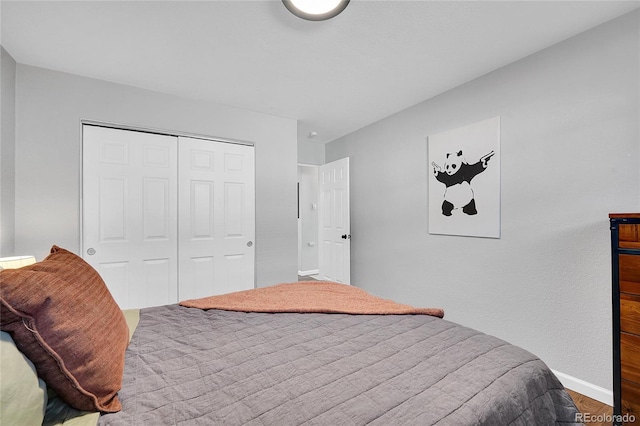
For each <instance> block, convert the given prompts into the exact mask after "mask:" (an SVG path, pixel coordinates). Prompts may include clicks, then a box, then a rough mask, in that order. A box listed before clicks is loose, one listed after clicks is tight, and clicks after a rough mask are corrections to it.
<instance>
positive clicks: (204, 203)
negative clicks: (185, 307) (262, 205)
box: [178, 137, 255, 300]
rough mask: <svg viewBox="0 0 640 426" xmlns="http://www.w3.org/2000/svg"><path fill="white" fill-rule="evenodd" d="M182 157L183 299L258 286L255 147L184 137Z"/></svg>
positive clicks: (181, 146)
mask: <svg viewBox="0 0 640 426" xmlns="http://www.w3.org/2000/svg"><path fill="white" fill-rule="evenodd" d="M178 158H179V167H178V168H179V227H178V234H179V248H178V251H179V271H180V289H179V299H180V300H184V299H193V298H198V297H206V296H211V295H216V294H223V293H228V292H231V291H240V290H247V289H250V288H254V286H255V283H254V263H255V247H254V238H255V182H254V149H253V147H250V146H245V145H235V144H229V143H224V142H216V141H210V140H203V139H196V138H187V137H180V138H179V142H178ZM205 259H206V261H205Z"/></svg>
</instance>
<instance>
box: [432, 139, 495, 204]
mask: <svg viewBox="0 0 640 426" xmlns="http://www.w3.org/2000/svg"><path fill="white" fill-rule="evenodd" d="M494 154H495V152H494V151H491V152H489V153H488V154H486V155H484V156H482V158H480V160H478V162H477V163H475V164H469V163H467V161H466V160H465V159H464V157H463V155H462V151H461V150H460V151H458V152H453V153H451V152H450V153H447V156H446V160H445V163H444V171H443V169H442V168H441V167H440V166H439V165H438V164H436V163H435V162H432V163H431V165H432V166H433V173H434V175H435V178H436V180H437V181H438V182H441V183H443V184H444V185H445V187H446V188H445V192H444V201H443V202H442V214H443V215H444V216H451V215H452V214H453V210H455V209H460V208H461V209H462V212H463V213H465V214H467V215H475V214H477V213H478V210H477V209H476V202H475V198H474V194H473V188H472V187H471V180H472V179H473V178H474V177H476V176H477V175H478V174H480V173H482V172H483V171H485V170H486V169H487V165H488V162H489V160H490V159H491V157H493V155H494Z"/></svg>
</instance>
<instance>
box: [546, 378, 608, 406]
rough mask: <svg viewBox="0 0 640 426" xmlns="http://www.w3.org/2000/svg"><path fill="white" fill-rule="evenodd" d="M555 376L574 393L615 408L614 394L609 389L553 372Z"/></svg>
mask: <svg viewBox="0 0 640 426" xmlns="http://www.w3.org/2000/svg"><path fill="white" fill-rule="evenodd" d="M551 371H553V374H555V375H556V377H557V378H558V379H559V380H560V383H562V385H563V386H564V387H565V388H567V389H571V390H572V391H574V392H578V393H580V394H582V395H584V396H588V397H589V398H592V399H595V400H596V401H600V402H602V403H603V404H607V405H611V406H613V392H612V391H610V390H609V389H605V388H601V387H600V386H596V385H594V384H591V383H589V382H585V381H584V380H581V379H578V378H576V377H573V376H570V375H568V374H564V373H561V372H559V371H555V370H551Z"/></svg>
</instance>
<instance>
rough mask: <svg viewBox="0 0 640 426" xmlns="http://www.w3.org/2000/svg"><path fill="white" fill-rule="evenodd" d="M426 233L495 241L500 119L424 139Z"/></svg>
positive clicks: (498, 210)
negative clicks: (427, 230) (427, 217)
mask: <svg viewBox="0 0 640 426" xmlns="http://www.w3.org/2000/svg"><path fill="white" fill-rule="evenodd" d="M427 154H428V159H427V167H428V168H429V172H428V179H429V182H428V190H429V233H430V234H445V235H463V236H470V237H487V238H500V117H494V118H490V119H488V120H484V121H480V122H477V123H473V124H469V125H467V126H464V127H460V128H457V129H453V130H449V131H446V132H442V133H439V134H436V135H432V136H429V137H428V149H427Z"/></svg>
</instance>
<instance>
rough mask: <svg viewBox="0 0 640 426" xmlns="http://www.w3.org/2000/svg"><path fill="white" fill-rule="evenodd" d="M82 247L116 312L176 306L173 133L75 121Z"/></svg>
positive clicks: (175, 147)
mask: <svg viewBox="0 0 640 426" xmlns="http://www.w3.org/2000/svg"><path fill="white" fill-rule="evenodd" d="M82 152H83V155H82V164H83V167H82V182H83V190H82V192H83V202H82V209H83V211H82V218H83V220H82V250H83V257H84V259H85V260H86V261H87V262H88V263H89V264H91V265H92V266H93V267H94V268H95V269H96V270H97V271H98V272H99V273H100V275H101V276H102V278H103V279H104V281H105V282H106V284H107V286H108V288H109V290H110V291H111V294H112V295H113V296H114V298H115V300H116V302H117V303H118V304H119V305H120V307H121V308H122V309H128V308H143V307H147V306H154V305H164V304H169V303H176V302H177V297H178V289H177V286H178V280H177V278H178V268H177V260H178V256H177V247H178V245H177V207H176V206H177V163H176V160H175V159H176V155H177V138H176V137H173V136H166V135H157V134H150V133H143V132H134V131H125V130H119V129H111V128H104V127H96V126H90V125H84V126H83V151H82Z"/></svg>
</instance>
